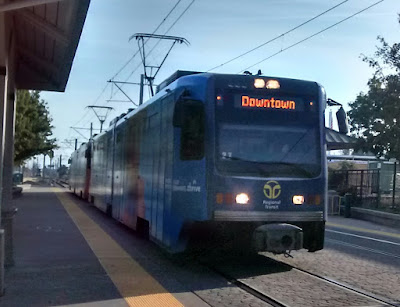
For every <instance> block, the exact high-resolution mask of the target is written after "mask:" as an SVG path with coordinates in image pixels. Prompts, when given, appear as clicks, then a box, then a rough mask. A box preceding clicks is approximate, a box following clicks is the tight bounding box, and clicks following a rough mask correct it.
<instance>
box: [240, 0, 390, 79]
mask: <svg viewBox="0 0 400 307" xmlns="http://www.w3.org/2000/svg"><path fill="white" fill-rule="evenodd" d="M383 1H385V0H379V1H377V2H375V3H373V4H371V5H370V6H368V7H366V8H364V9H362V10H360V11H358V12H356V13H354V14H352V15H350V16H348V17H346V18H344V19H342V20H340V21H338V22H336V23H334V24H332V25H330V26H329V27H326V28H324V29H322V30H321V31H318V32H316V33H314V34H312V35H310V36H307V37H306V38H304V39H302V40H300V41H298V42H296V43H294V44H292V45H290V46H288V47H286V48H284V49H281V50H279V51H278V52H276V53H274V54H272V55H270V56H268V57H266V58H264V59H262V60H260V61H258V62H257V63H255V64H253V65H250V66H248V67H246V68H244V69H242V70H240V71H239V72H238V73H242V72H243V71H246V70H249V69H250V68H253V67H254V66H256V65H258V64H260V63H262V62H265V61H267V60H269V59H270V58H272V57H274V56H276V55H278V54H280V53H282V52H284V51H286V50H288V49H291V48H293V47H295V46H297V45H299V44H301V43H303V42H305V41H307V40H309V39H311V38H313V37H315V36H317V35H319V34H321V33H323V32H325V31H327V30H329V29H331V28H333V27H335V26H337V25H339V24H341V23H343V22H345V21H347V20H349V19H350V18H353V17H354V16H357V15H359V14H361V13H363V12H365V11H366V10H369V9H370V8H372V7H374V6H376V5H378V4H379V3H381V2H383Z"/></svg>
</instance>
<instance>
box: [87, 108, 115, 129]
mask: <svg viewBox="0 0 400 307" xmlns="http://www.w3.org/2000/svg"><path fill="white" fill-rule="evenodd" d="M87 108H90V109H92V110H93V112H94V114H96V116H97V119H98V120H99V121H100V133H101V132H102V131H103V124H104V122H105V121H106V119H107V115H108V113H110V111H111V110H113V108H112V107H106V106H87ZM100 110H103V111H104V110H105V113H104V114H101V113H100Z"/></svg>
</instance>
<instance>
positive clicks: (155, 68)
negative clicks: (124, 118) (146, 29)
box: [129, 33, 189, 96]
mask: <svg viewBox="0 0 400 307" xmlns="http://www.w3.org/2000/svg"><path fill="white" fill-rule="evenodd" d="M132 38H136V40H137V42H138V46H139V53H140V56H141V58H142V63H143V70H144V78H145V79H146V80H147V83H148V86H149V88H150V92H151V95H152V96H154V90H153V82H154V78H155V77H156V76H157V74H158V72H159V71H160V69H161V66H162V65H163V64H164V62H165V60H166V59H167V57H168V55H169V54H170V52H171V50H172V48H173V47H174V46H175V44H176V43H179V44H183V43H184V44H186V45H189V42H188V41H187V40H186V39H185V38H183V37H177V36H169V35H158V34H147V33H135V34H134V35H132V36H131V37H130V38H129V41H130V40H132ZM145 38H146V42H147V40H149V39H151V38H153V39H158V40H169V41H171V42H172V43H171V46H170V47H169V49H168V51H167V54H166V55H165V56H164V58H163V59H162V61H161V64H159V65H149V64H148V63H147V62H146V51H145V49H144V47H145V43H146V42H145Z"/></svg>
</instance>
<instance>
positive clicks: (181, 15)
mask: <svg viewBox="0 0 400 307" xmlns="http://www.w3.org/2000/svg"><path fill="white" fill-rule="evenodd" d="M195 1H196V0H192V1H191V2H190V3H189V5H188V6H187V7H186V8H185V9H184V10H183V12H182V13H181V14H180V15H179V16H178V18H177V19H176V20H175V21H174V22H173V23H172V25H171V26H170V27H169V28H168V29H167V30H166V31H165V32H164V34H163V35H166V34H167V33H168V32H169V31H171V29H172V28H173V27H174V26H175V25H176V24H177V22H178V21H179V20H180V19H181V18H182V17H183V15H185V14H186V12H187V11H188V10H189V8H190V7H191V6H192V5H193V3H194V2H195ZM347 1H348V0H347ZM154 33H155V31H154V32H153V33H152V34H154ZM147 41H148V40H146V42H147ZM160 42H161V39H159V40H158V41H157V43H156V44H155V45H154V46H153V47H152V48H151V49H150V51H149V52H148V53H147V56H149V55H150V54H151V53H152V52H153V51H154V49H155V48H156V47H157V46H158V44H159V43H160ZM138 53H139V50H138V51H137V52H136V53H135V55H137V54H138ZM141 66H142V63H140V64H138V65H137V66H136V67H135V68H134V69H133V70H132V71H131V73H130V74H129V75H128V77H127V78H126V79H125V80H124V82H126V81H128V80H129V79H130V77H132V75H133V74H134V73H135V72H136V71H137V70H138V69H139V68H140V67H141ZM114 96H115V94H114V95H113V96H112V97H111V99H112V98H113V97H114Z"/></svg>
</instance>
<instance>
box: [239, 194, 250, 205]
mask: <svg viewBox="0 0 400 307" xmlns="http://www.w3.org/2000/svg"><path fill="white" fill-rule="evenodd" d="M249 200H250V198H249V195H247V194H246V193H240V194H238V195H236V203H237V204H241V205H246V204H247V203H248V202H249Z"/></svg>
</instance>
